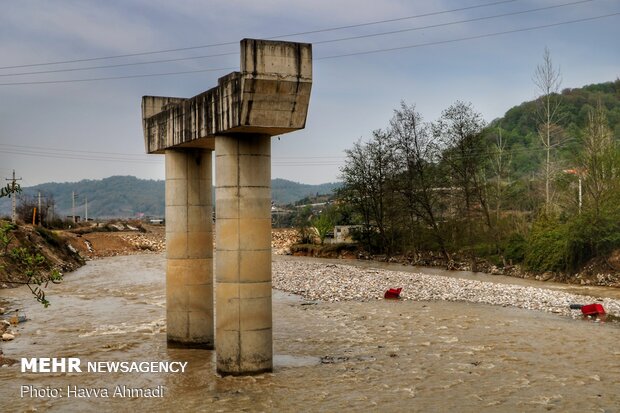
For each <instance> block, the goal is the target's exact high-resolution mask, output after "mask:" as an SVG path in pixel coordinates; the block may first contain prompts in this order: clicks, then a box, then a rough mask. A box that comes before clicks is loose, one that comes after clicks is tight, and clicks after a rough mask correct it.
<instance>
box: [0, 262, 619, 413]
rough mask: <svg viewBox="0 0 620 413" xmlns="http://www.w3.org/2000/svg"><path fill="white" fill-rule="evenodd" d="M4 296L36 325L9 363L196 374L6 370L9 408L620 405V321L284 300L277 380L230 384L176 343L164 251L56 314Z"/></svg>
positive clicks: (101, 272) (15, 294)
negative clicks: (126, 391) (169, 320)
mask: <svg viewBox="0 0 620 413" xmlns="http://www.w3.org/2000/svg"><path fill="white" fill-rule="evenodd" d="M362 265H366V264H362ZM403 268H405V267H400V266H399V269H400V270H402V269H403ZM452 275H454V274H452ZM465 275H466V274H465ZM472 276H476V277H480V275H472ZM485 280H486V279H485ZM522 281H527V280H520V281H519V282H522ZM0 293H1V294H2V296H3V297H4V298H7V299H9V300H10V301H11V302H12V303H13V304H14V305H15V306H18V307H19V308H21V309H22V310H23V311H24V312H26V313H27V315H28V316H29V317H30V318H31V320H30V321H28V322H25V323H22V324H20V325H19V328H18V332H19V336H18V337H17V339H16V340H14V341H11V342H5V343H2V349H3V351H4V353H5V355H6V356H9V357H13V358H18V359H19V358H21V357H79V358H80V359H81V360H82V363H85V362H95V361H130V362H131V361H183V362H187V363H188V367H187V371H186V372H185V373H184V374H175V373H108V374H104V373H88V372H84V373H71V374H63V373H21V371H20V367H19V365H14V366H11V367H3V368H1V369H0V401H1V402H0V403H1V405H0V410H2V411H7V412H13V411H15V412H21V411H57V412H84V411H99V412H107V411H119V412H120V411H123V412H124V411H131V410H133V411H151V412H167V411H191V412H201V411H204V412H218V411H222V412H229V411H231V412H232V411H235V412H236V411H266V412H270V411H286V412H288V411H290V412H298V411H325V412H332V411H356V412H357V411H381V412H418V411H419V412H429V411H437V412H445V411H458V412H479V411H485V412H486V411H489V412H516V411H558V412H573V411H574V412H596V411H601V412H616V411H620V346H619V344H618V343H619V339H620V328H618V325H614V324H602V323H594V322H588V321H583V320H572V319H568V318H565V317H560V316H557V315H552V314H546V313H540V312H534V311H527V310H521V309H514V308H502V307H494V306H488V305H480V304H470V303H454V302H414V301H383V300H381V301H374V302H340V303H323V302H313V303H310V302H305V301H303V300H301V299H299V298H298V297H295V296H291V295H286V294H283V293H279V292H275V295H274V307H273V312H274V353H275V354H276V356H275V369H274V372H273V373H271V374H263V375H260V376H254V377H225V378H222V377H218V376H217V375H216V374H215V367H214V360H213V358H214V354H213V352H212V351H205V350H187V349H171V348H167V347H166V341H165V340H166V337H165V320H164V300H165V295H164V259H163V257H162V256H161V255H139V256H126V257H113V258H106V259H102V260H98V261H92V262H89V263H88V265H86V266H85V267H83V268H81V269H79V270H78V271H76V272H75V273H72V274H67V275H66V277H65V281H64V282H63V283H62V284H61V285H58V286H54V287H53V288H52V289H51V290H50V292H49V298H50V300H51V301H52V306H51V307H49V308H48V309H43V308H42V307H41V306H40V305H38V304H36V303H35V302H34V300H33V299H32V298H31V296H30V295H29V292H28V291H27V290H25V289H21V288H20V289H15V290H3V291H1V292H0ZM587 294H591V292H587ZM22 385H24V386H30V385H32V386H34V387H35V388H45V387H46V386H49V387H50V388H59V389H61V392H62V393H64V394H65V395H66V388H67V386H79V387H83V388H89V389H97V388H107V389H109V391H110V394H111V392H112V391H113V389H114V388H115V386H117V385H126V386H129V387H133V388H156V387H157V386H163V389H164V397H161V398H145V397H134V398H118V397H115V398H113V397H109V398H102V397H99V398H96V397H90V398H75V397H72V398H67V397H57V398H51V397H29V396H26V397H20V389H21V386H22Z"/></svg>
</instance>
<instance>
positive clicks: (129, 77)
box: [0, 12, 620, 86]
mask: <svg viewBox="0 0 620 413" xmlns="http://www.w3.org/2000/svg"><path fill="white" fill-rule="evenodd" d="M618 15H620V12H616V13H610V14H604V15H599V16H593V17H585V18H582V19H575V20H568V21H563V22H558V23H550V24H544V25H539V26H531V27H524V28H520V29H513V30H506V31H502V32H494V33H486V34H480V35H475V36H468V37H461V38H456V39H448V40H439V41H434V42H426V43H417V44H413V45H407V46H398V47H391V48H382V49H375V50H367V51H360V52H352V53H344V54H337V55H331V56H322V57H317V58H315V59H314V60H317V61H320V60H327V59H337V58H342V57H351V56H361V55H368V54H375V53H386V52H392V51H397V50H405V49H413V48H418V47H425V46H437V45H441V44H448V43H456V42H462V41H468V40H475V39H482V38H488V37H494V36H501V35H506V34H512V33H520V32H525V31H531V30H540V29H547V28H551V27H557V26H562V25H566V24H574V23H583V22H587V21H593V20H598V19H603V18H607V17H613V16H618ZM235 69H237V68H236V67H227V68H218V69H200V70H187V71H180V72H167V73H150V74H141V75H127V76H110V77H101V78H87V79H68V80H47V81H33V82H12V83H0V86H19V85H38V84H55V83H75V82H93V81H102V80H117V79H133V78H141V77H156V76H172V75H182V74H191V73H200V72H214V71H225V70H235Z"/></svg>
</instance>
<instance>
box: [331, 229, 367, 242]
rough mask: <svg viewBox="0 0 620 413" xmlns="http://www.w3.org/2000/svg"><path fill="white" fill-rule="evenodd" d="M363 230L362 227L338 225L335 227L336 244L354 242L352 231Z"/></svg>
mask: <svg viewBox="0 0 620 413" xmlns="http://www.w3.org/2000/svg"><path fill="white" fill-rule="evenodd" d="M356 229H362V225H336V226H335V227H334V242H352V241H353V239H352V238H351V235H352V234H351V232H352V230H356Z"/></svg>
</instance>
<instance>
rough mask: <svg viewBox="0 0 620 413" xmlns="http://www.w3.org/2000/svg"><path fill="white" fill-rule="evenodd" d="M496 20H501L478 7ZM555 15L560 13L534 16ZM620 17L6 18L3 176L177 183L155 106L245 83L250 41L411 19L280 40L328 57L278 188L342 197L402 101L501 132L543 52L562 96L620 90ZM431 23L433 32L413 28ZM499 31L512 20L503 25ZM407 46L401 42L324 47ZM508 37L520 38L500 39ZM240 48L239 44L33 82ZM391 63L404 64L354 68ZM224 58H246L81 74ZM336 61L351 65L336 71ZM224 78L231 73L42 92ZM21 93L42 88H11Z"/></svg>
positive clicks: (517, 5)
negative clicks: (149, 108)
mask: <svg viewBox="0 0 620 413" xmlns="http://www.w3.org/2000/svg"><path fill="white" fill-rule="evenodd" d="M484 4H487V5H488V6H485V7H475V6H479V5H484ZM555 6H557V7H555ZM541 8H546V9H545V10H537V11H531V10H533V9H541ZM455 9H461V10H457V11H452V10H455ZM440 12H444V13H440ZM518 12H523V13H518ZM517 13H518V14H517ZM618 13H620V1H619V0H590V1H574V0H573V1H568V0H564V1H563V0H553V1H551V0H536V1H534V0H530V1H526V0H514V1H497V0H440V1H432V2H431V1H422V0H412V1H406V0H382V1H376V0H344V1H339V0H307V1H305V0H303V1H302V0H299V1H290V0H260V1H256V0H251V1H250V0H217V1H199V0H179V1H169V0H122V1H121V0H111V1H94V0H93V1H84V0H74V1H69V0H56V1H53V2H52V1H43V0H40V1H34V0H20V1H7V2H3V4H2V13H0V66H1V67H2V69H0V173H1V174H2V175H3V177H8V176H9V175H10V173H11V171H12V169H15V170H16V171H17V174H18V175H19V176H22V177H23V178H24V181H23V183H24V184H25V186H31V185H36V184H38V183H43V182H50V181H57V182H65V181H78V180H81V179H99V178H104V177H107V176H111V175H135V176H138V177H140V178H148V179H163V178H164V169H163V156H161V155H149V156H147V155H145V154H144V146H143V138H142V127H141V116H140V101H141V97H142V95H169V96H182V97H191V96H194V95H196V94H198V93H200V92H202V91H204V90H207V89H209V88H211V87H213V86H215V85H216V83H217V78H218V77H221V76H224V75H225V74H227V73H229V72H231V71H232V69H230V68H236V69H235V70H238V67H239V55H238V51H239V45H238V41H239V40H241V39H242V38H244V37H249V38H269V37H273V36H281V35H288V34H294V33H299V32H307V31H315V30H321V29H329V28H338V27H342V26H351V25H359V24H362V23H370V22H377V21H381V20H389V19H399V20H396V21H391V22H384V23H379V24H372V25H364V26H357V27H352V28H344V29H340V30H331V31H322V32H320V33H313V34H304V35H298V36H291V37H283V38H282V39H283V40H291V41H303V42H309V43H314V46H313V52H314V58H315V61H314V67H313V69H314V83H313V89H312V97H311V101H310V110H309V114H308V122H307V126H306V129H305V130H303V131H300V132H295V133H291V134H287V135H284V136H282V138H281V140H278V139H277V138H274V139H273V168H272V176H273V177H274V178H285V179H290V180H294V181H299V182H304V183H322V182H328V181H335V180H337V179H338V175H339V165H340V164H341V163H342V161H343V159H344V154H343V151H344V150H345V149H347V148H349V147H351V145H352V144H353V142H355V141H356V140H358V139H359V138H360V137H362V138H366V137H368V136H369V135H370V133H371V131H372V130H373V129H378V128H383V127H385V126H386V125H387V123H388V121H389V119H390V118H391V116H392V111H393V109H394V108H396V107H397V106H398V105H399V102H400V101H401V100H405V101H406V102H407V103H415V104H416V105H417V108H418V110H419V111H420V112H421V113H422V114H423V116H424V117H425V119H426V120H433V119H435V118H437V117H438V116H439V114H440V113H441V111H442V110H443V109H445V108H447V107H448V106H449V105H451V104H452V103H453V102H454V101H456V100H464V101H470V102H472V103H473V105H474V106H475V108H476V109H477V110H478V111H480V112H481V113H482V114H483V116H484V118H485V119H486V120H487V121H490V120H492V119H494V118H497V117H500V116H502V115H503V114H504V112H505V111H506V110H507V109H509V108H510V107H512V106H514V105H517V104H519V103H521V102H522V101H525V100H530V99H532V98H534V97H536V89H535V87H534V85H533V83H532V80H531V78H532V73H533V72H534V70H535V67H536V65H537V64H538V63H540V62H541V60H542V54H543V50H544V47H545V46H547V47H549V49H550V51H551V56H552V59H553V62H554V63H555V64H557V65H558V66H560V67H561V71H562V77H563V84H562V87H580V86H583V85H586V84H591V83H598V82H605V81H612V80H615V79H616V78H617V77H619V76H620V46H619V44H618V39H620V14H618ZM506 14H510V15H506ZM420 15H426V16H421V17H417V18H407V17H412V16H420ZM498 15H505V16H503V17H493V16H498ZM605 15H608V17H603V18H598V19H592V20H588V21H581V22H574V23H570V24H561V23H565V22H570V21H575V20H582V19H590V18H596V17H600V16H605ZM609 15H611V16H609ZM487 17H489V18H488V19H487ZM491 17H493V18H491ZM474 19H476V20H475V21H471V20H474ZM465 20H470V21H469V22H463V21H465ZM453 22H454V23H455V24H448V23H453ZM456 22H461V23H456ZM548 25H551V27H547V28H540V29H536V30H523V29H528V28H533V27H540V26H548ZM429 26H435V27H429ZM412 29H416V30H412ZM394 31H399V33H392V34H385V35H381V36H371V37H364V38H358V39H351V40H341V41H333V42H326V41H330V40H338V39H342V38H347V37H355V36H361V35H370V34H378V33H385V32H394ZM500 32H512V33H504V34H501V35H495V34H496V33H500ZM486 35H488V36H486ZM472 37H475V38H474V39H469V40H461V41H458V40H459V39H465V38H472ZM227 42H233V43H234V44H229V45H224V46H217V47H206V48H194V49H189V50H184V51H176V52H168V53H159V54H149V55H141V56H134V57H125V58H114V59H101V60H91V61H83V62H76V63H70V64H55V65H36V66H35V64H41V63H49V62H58V61H67V60H78V59H91V58H98V57H107V56H116V55H122V54H134V53H141V52H149V51H159V50H164V49H178V48H187V47H193V46H203V45H212V44H218V43H227ZM321 42H323V43H321ZM429 43H431V44H429ZM432 43H434V44H432ZM415 45H419V46H418V47H408V46H415ZM393 48H399V49H397V50H392V51H384V52H380V53H370V54H359V55H354V56H347V57H342V55H346V54H351V53H358V52H369V51H373V50H383V49H393ZM226 53H232V54H231V55H226V56H219V57H211V58H198V59H191V60H181V61H175V62H159V63H153V64H144V65H133V66H118V67H111V68H110V67H108V68H97V69H91V70H71V71H67V69H77V68H86V67H93V66H97V67H98V66H109V65H120V64H126V63H135V62H150V61H154V60H169V59H178V58H185V57H195V56H205V55H213V54H226ZM332 56H340V57H335V58H326V57H332ZM321 58H325V59H321ZM25 65H29V66H25ZM9 66H12V67H9ZM16 66H20V67H16ZM219 68H226V69H225V70H220V71H205V72H200V73H193V74H181V75H171V76H153V77H138V78H129V79H116V80H99V81H87V82H69V83H34V84H33V83H32V82H48V81H58V80H80V79H93V78H109V77H119V76H132V75H144V74H155V73H169V72H181V71H192V70H201V69H219ZM54 70H55V71H57V72H52V73H39V74H27V75H26V74H24V73H27V72H40V71H47V72H49V71H54ZM58 70H63V71H58ZM11 83H30V84H22V85H7V84H11Z"/></svg>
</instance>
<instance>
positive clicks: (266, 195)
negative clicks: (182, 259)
mask: <svg viewBox="0 0 620 413" xmlns="http://www.w3.org/2000/svg"><path fill="white" fill-rule="evenodd" d="M215 151H216V152H215V153H216V172H215V179H216V180H215V185H216V189H215V190H216V211H217V221H216V224H215V236H216V245H217V251H216V255H215V283H216V284H215V292H216V299H215V302H216V315H217V317H216V338H215V339H216V343H217V349H216V358H217V370H218V372H219V373H221V374H243V373H247V372H252V373H259V372H263V371H270V370H271V369H272V356H273V351H272V345H271V343H272V324H271V188H270V185H271V137H270V136H268V135H252V136H241V137H239V136H230V137H224V136H218V137H217V138H216V139H215Z"/></svg>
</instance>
